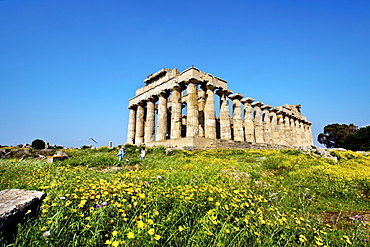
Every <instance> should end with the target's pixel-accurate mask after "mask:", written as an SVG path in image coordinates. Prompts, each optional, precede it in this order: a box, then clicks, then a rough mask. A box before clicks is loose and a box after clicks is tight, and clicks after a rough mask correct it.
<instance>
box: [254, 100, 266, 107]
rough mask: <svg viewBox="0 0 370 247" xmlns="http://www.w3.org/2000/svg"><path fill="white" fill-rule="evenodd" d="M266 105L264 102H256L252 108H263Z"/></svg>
mask: <svg viewBox="0 0 370 247" xmlns="http://www.w3.org/2000/svg"><path fill="white" fill-rule="evenodd" d="M263 105H264V104H263V102H261V101H256V102H253V103H252V106H253V107H255V106H258V107H261V106H263Z"/></svg>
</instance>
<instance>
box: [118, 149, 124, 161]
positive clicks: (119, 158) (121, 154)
mask: <svg viewBox="0 0 370 247" xmlns="http://www.w3.org/2000/svg"><path fill="white" fill-rule="evenodd" d="M118 148H119V149H118V154H117V156H118V161H121V160H122V159H123V157H125V148H124V147H122V146H118Z"/></svg>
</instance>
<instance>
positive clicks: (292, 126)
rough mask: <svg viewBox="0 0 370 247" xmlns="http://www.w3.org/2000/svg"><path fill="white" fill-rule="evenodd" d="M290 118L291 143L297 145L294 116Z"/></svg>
mask: <svg viewBox="0 0 370 247" xmlns="http://www.w3.org/2000/svg"><path fill="white" fill-rule="evenodd" d="M289 120H290V145H292V146H296V143H297V135H296V131H295V124H294V116H292V115H290V116H289Z"/></svg>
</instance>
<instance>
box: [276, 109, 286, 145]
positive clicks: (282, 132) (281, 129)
mask: <svg viewBox="0 0 370 247" xmlns="http://www.w3.org/2000/svg"><path fill="white" fill-rule="evenodd" d="M276 118H277V131H278V133H279V137H278V140H277V141H276V143H277V144H279V145H287V144H286V141H285V125H284V115H283V112H282V111H280V110H278V111H277V112H276Z"/></svg>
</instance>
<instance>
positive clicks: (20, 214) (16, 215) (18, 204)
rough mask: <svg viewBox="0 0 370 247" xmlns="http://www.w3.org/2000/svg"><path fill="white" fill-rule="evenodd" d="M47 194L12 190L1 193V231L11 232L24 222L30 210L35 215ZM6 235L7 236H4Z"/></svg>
mask: <svg viewBox="0 0 370 247" xmlns="http://www.w3.org/2000/svg"><path fill="white" fill-rule="evenodd" d="M44 197H45V194H44V193H42V192H40V191H30V190H20V189H10V190H3V191H0V231H1V232H2V233H3V232H4V231H9V230H10V229H11V228H14V226H15V225H16V224H17V223H19V222H20V221H22V219H23V218H24V216H25V215H26V214H27V212H28V210H31V212H32V213H33V214H34V213H35V211H36V209H37V207H38V206H39V205H40V204H41V201H42V199H43V198H44ZM4 235H5V234H4Z"/></svg>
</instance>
